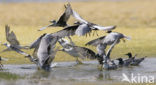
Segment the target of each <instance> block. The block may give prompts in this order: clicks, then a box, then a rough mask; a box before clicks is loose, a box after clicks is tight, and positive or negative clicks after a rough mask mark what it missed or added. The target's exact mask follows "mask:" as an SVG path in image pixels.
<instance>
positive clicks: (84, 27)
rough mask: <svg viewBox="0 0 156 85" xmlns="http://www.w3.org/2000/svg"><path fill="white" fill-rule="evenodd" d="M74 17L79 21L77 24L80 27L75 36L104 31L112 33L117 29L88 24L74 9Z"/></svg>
mask: <svg viewBox="0 0 156 85" xmlns="http://www.w3.org/2000/svg"><path fill="white" fill-rule="evenodd" d="M72 16H73V17H74V18H75V19H76V20H78V21H77V22H76V23H75V24H77V25H79V26H78V28H77V29H76V31H75V34H76V35H78V36H83V35H85V34H87V33H90V32H91V31H92V30H104V31H111V30H113V29H115V28H116V26H105V27H104V26H99V25H97V24H94V23H91V22H88V21H86V20H84V19H83V18H82V17H81V16H80V15H79V14H78V13H77V12H76V11H74V10H73V9H72Z"/></svg>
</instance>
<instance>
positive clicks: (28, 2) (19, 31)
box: [0, 0, 156, 63]
mask: <svg viewBox="0 0 156 85" xmlns="http://www.w3.org/2000/svg"><path fill="white" fill-rule="evenodd" d="M68 2H70V3H71V6H72V8H73V9H74V10H75V11H76V12H78V13H79V14H80V16H81V17H83V18H84V19H85V20H87V21H90V22H93V23H96V24H98V25H101V26H109V25H117V28H116V29H115V30H114V31H115V32H121V33H123V34H125V35H127V36H130V37H131V38H132V40H130V41H127V42H126V43H123V42H121V43H120V44H118V45H117V46H116V47H115V49H113V52H112V54H111V56H112V58H117V57H119V56H120V57H125V55H124V54H126V53H127V52H132V53H133V54H138V56H139V57H142V56H148V57H154V56H155V55H156V38H155V36H156V33H155V32H156V11H155V9H156V5H155V4H156V0H0V34H1V36H0V41H2V42H6V39H5V29H4V27H5V25H6V24H8V25H9V26H10V27H11V30H13V31H14V32H15V33H16V35H17V39H18V40H19V41H20V43H21V44H22V45H29V44H30V43H31V42H33V41H34V40H35V39H37V37H39V36H40V35H41V34H43V33H53V32H57V31H58V30H61V29H62V28H59V27H58V28H49V29H47V30H44V31H41V32H38V31H37V30H38V29H40V28H41V27H43V26H46V25H48V24H49V21H50V20H52V19H58V18H59V17H60V15H61V14H62V13H63V12H64V4H67V3H68ZM74 21H75V20H74V19H73V18H72V17H71V19H70V20H69V24H70V25H72V24H73V22H74ZM98 34H99V36H95V35H94V36H91V37H85V36H84V37H78V36H73V37H72V39H73V41H74V42H75V43H76V45H78V46H84V44H85V43H87V42H88V41H90V40H93V39H95V38H98V37H100V36H104V35H106V33H105V32H103V31H98ZM87 47H88V48H90V49H92V50H94V51H95V52H96V48H95V47H92V46H87ZM4 48H5V47H4V46H0V51H2V50H3V49H4ZM26 52H28V53H32V51H26ZM15 54H16V55H15ZM0 55H1V56H4V57H6V58H9V59H10V61H8V62H7V63H30V62H29V61H28V60H27V59H25V58H23V57H21V55H19V54H17V53H15V52H9V53H8V52H5V53H1V54H0ZM64 55H66V56H64ZM62 56H63V57H62ZM20 59H21V60H20ZM19 60H20V61H19ZM55 60H56V61H70V60H73V58H72V57H70V56H69V55H68V54H66V53H62V52H58V53H57V56H56V59H55Z"/></svg>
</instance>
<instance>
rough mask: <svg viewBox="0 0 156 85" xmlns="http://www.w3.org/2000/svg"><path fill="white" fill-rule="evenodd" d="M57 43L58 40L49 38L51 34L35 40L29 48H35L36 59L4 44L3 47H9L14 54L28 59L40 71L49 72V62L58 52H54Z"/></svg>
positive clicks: (52, 37)
mask: <svg viewBox="0 0 156 85" xmlns="http://www.w3.org/2000/svg"><path fill="white" fill-rule="evenodd" d="M38 41H39V43H38ZM57 41H58V38H57V37H54V36H51V34H43V35H42V36H40V37H39V38H38V39H37V41H36V42H34V43H33V44H32V45H31V48H35V47H37V48H36V49H37V50H36V52H37V53H36V56H37V59H36V58H34V57H33V56H31V55H30V54H27V53H25V52H23V51H21V50H20V49H18V48H15V47H12V46H10V45H8V44H5V46H7V47H10V48H11V49H12V50H14V51H15V52H17V53H20V54H22V55H24V56H26V57H27V58H29V59H30V61H31V62H34V63H35V64H36V65H37V66H38V67H39V68H40V69H43V70H46V71H49V70H50V65H51V62H52V61H53V59H54V57H55V54H56V52H57V51H58V49H56V50H54V48H55V44H56V42H57Z"/></svg>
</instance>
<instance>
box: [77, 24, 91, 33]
mask: <svg viewBox="0 0 156 85" xmlns="http://www.w3.org/2000/svg"><path fill="white" fill-rule="evenodd" d="M89 32H91V28H90V27H89V26H88V25H87V24H81V25H79V27H78V28H77V30H76V31H75V34H76V35H78V36H83V35H85V34H87V33H89Z"/></svg>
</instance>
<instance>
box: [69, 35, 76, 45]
mask: <svg viewBox="0 0 156 85" xmlns="http://www.w3.org/2000/svg"><path fill="white" fill-rule="evenodd" d="M68 39H69V40H70V43H71V44H72V45H73V46H75V43H74V42H73V41H72V39H71V37H70V36H68Z"/></svg>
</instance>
